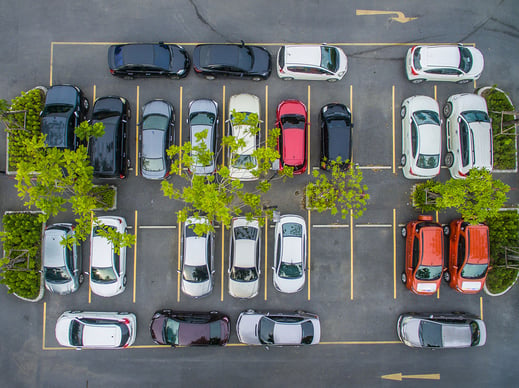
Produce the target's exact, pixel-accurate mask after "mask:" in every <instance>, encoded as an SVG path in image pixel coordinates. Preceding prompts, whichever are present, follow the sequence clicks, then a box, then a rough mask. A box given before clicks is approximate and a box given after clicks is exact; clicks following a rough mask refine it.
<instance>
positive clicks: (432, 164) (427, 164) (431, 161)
mask: <svg viewBox="0 0 519 388" xmlns="http://www.w3.org/2000/svg"><path fill="white" fill-rule="evenodd" d="M439 164H440V155H438V154H437V155H425V154H419V155H418V158H417V159H416V165H417V166H418V167H420V168H436V167H438V165H439Z"/></svg>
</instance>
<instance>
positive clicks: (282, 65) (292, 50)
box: [277, 44, 348, 82]
mask: <svg viewBox="0 0 519 388" xmlns="http://www.w3.org/2000/svg"><path fill="white" fill-rule="evenodd" d="M277 63H278V66H277V72H278V76H279V78H281V79H282V80H293V79H298V80H308V81H320V80H326V81H329V82H335V81H339V80H341V79H342V77H344V74H346V71H347V69H348V58H347V57H346V54H344V51H342V49H340V48H339V47H335V46H328V45H325V44H320V45H319V44H317V45H294V46H281V48H280V49H279V51H278V58H277Z"/></svg>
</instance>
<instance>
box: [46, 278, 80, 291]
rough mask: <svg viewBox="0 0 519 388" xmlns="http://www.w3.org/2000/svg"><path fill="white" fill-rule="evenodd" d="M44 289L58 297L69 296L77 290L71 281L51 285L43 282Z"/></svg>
mask: <svg viewBox="0 0 519 388" xmlns="http://www.w3.org/2000/svg"><path fill="white" fill-rule="evenodd" d="M45 287H46V288H47V290H49V291H50V292H53V293H55V294H58V295H67V294H71V293H73V292H74V291H76V290H77V288H78V287H77V286H76V284H75V283H74V281H73V280H72V279H71V280H70V281H68V282H66V283H51V282H47V281H45Z"/></svg>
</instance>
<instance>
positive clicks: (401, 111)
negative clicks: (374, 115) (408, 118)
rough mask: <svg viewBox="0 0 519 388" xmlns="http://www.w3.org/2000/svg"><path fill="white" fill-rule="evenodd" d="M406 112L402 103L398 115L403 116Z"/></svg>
mask: <svg viewBox="0 0 519 388" xmlns="http://www.w3.org/2000/svg"><path fill="white" fill-rule="evenodd" d="M406 113H407V108H406V107H405V105H404V106H403V107H402V108H400V117H401V118H404V117H405V114H406Z"/></svg>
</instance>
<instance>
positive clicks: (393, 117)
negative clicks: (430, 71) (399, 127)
mask: <svg viewBox="0 0 519 388" xmlns="http://www.w3.org/2000/svg"><path fill="white" fill-rule="evenodd" d="M392 101H393V105H392V109H391V117H392V120H393V174H396V168H395V85H393V91H392Z"/></svg>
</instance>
